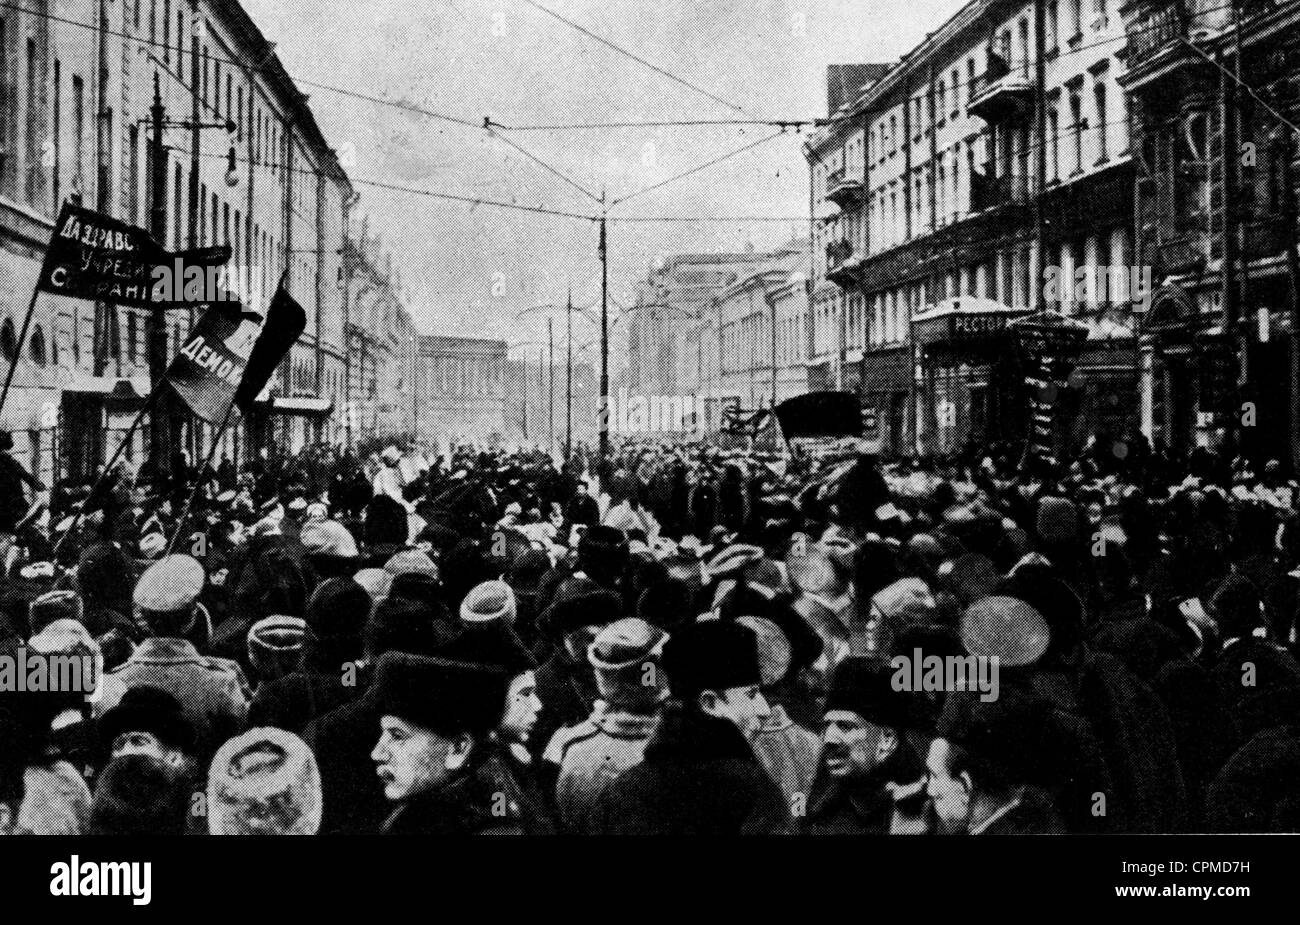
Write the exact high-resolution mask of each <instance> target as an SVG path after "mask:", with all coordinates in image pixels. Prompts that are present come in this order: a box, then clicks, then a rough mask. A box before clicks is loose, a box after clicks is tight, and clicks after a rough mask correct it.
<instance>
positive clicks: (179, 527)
mask: <svg viewBox="0 0 1300 925" xmlns="http://www.w3.org/2000/svg"><path fill="white" fill-rule="evenodd" d="M234 410H235V403H234V402H233V401H232V402H231V403H230V404H229V405H228V406H227V407H226V416H225V417H224V418H222V419H221V426H220V427H219V428H218V429H217V433H216V435H215V436H214V437H213V439H212V442H211V445H210V446H209V447H208V452H207V455H206V456H205V457H204V459H203V465H201V466H199V468H198V471H197V473H196V475H195V477H194V487H193V488H191V489H190V496H189V497H188V498H187V499H185V507H184V509H183V510H182V511H181V516H180V519H179V520H178V521H177V522H176V532H175V533H173V534H172V538H171V542H169V543H168V544H167V551H166V552H164V553H163V558H164V559H165V558H167V557H168V556H170V555H171V554H172V549H173V548H175V546H176V540H178V539H179V538H180V535H181V532H182V531H183V530H184V529H185V521H186V520H188V519H189V516H190V508H191V507H192V506H193V505H194V499H195V498H196V497H197V496H198V494H199V488H200V487H201V486H202V485H203V481H204V476H205V474H206V473H207V471H208V467H209V466H211V465H212V459H213V457H214V456H216V454H217V447H219V446H220V445H221V438H222V437H224V436H225V433H226V425H228V424H229V423H230V415H231V414H232V413H233V412H234Z"/></svg>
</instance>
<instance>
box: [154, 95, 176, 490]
mask: <svg viewBox="0 0 1300 925" xmlns="http://www.w3.org/2000/svg"><path fill="white" fill-rule="evenodd" d="M149 114H150V117H151V120H152V122H153V138H152V139H151V141H150V155H151V157H150V160H151V164H150V167H151V168H152V169H151V171H150V176H149V233H150V234H151V235H152V236H153V239H154V240H155V241H157V242H158V243H159V245H160V246H161V245H163V244H164V243H165V242H166V240H167V149H166V148H165V147H164V146H163V119H164V116H165V115H166V110H165V109H164V108H163V103H162V89H161V87H160V86H159V83H158V72H157V71H154V75H153V106H151V107H150V110H149ZM166 375H167V315H166V313H165V312H164V311H163V308H162V306H160V305H154V306H152V307H150V309H149V386H150V388H151V389H152V390H153V391H154V392H155V393H157V395H158V397H157V400H156V401H155V403H154V407H153V411H152V412H151V413H150V415H149V454H150V456H151V457H152V458H153V465H154V474H155V477H156V478H157V479H159V480H163V479H167V478H168V477H170V475H171V454H172V426H171V425H172V420H171V411H172V407H171V400H170V399H171V396H170V395H165V394H162V392H161V389H162V382H163V379H164V378H165V377H166Z"/></svg>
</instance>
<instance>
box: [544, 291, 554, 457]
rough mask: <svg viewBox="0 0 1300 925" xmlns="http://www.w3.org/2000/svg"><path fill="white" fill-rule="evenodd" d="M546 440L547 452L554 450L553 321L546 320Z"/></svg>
mask: <svg viewBox="0 0 1300 925" xmlns="http://www.w3.org/2000/svg"><path fill="white" fill-rule="evenodd" d="M546 439H547V440H548V441H549V444H548V446H547V448H546V449H547V452H548V453H549V452H553V451H554V450H555V319H554V318H551V317H549V316H548V317H547V319H546Z"/></svg>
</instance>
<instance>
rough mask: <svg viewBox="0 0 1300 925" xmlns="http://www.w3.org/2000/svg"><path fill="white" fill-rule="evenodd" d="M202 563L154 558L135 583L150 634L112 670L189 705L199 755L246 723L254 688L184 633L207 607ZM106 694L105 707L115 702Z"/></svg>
mask: <svg viewBox="0 0 1300 925" xmlns="http://www.w3.org/2000/svg"><path fill="white" fill-rule="evenodd" d="M204 580H205V577H204V573H203V566H202V565H200V564H199V563H198V562H197V561H196V560H195V559H193V558H191V557H190V556H187V555H183V554H176V555H171V556H167V557H165V558H163V559H161V560H159V561H158V562H156V563H154V564H153V565H152V566H150V567H149V569H148V570H147V571H146V572H145V573H144V575H142V576H141V577H140V581H139V582H137V584H136V587H135V596H134V603H135V609H136V615H137V618H138V619H139V620H141V621H143V622H144V624H145V625H146V626H148V627H149V630H150V632H151V633H152V635H151V636H150V637H149V638H148V639H146V640H144V641H143V642H142V643H141V644H140V645H139V646H138V647H137V648H136V650H135V651H134V652H133V653H131V656H130V657H129V658H128V659H127V660H126V661H125V662H124V663H123V664H122V666H121V667H120V668H117V669H115V670H114V671H112V672H109V674H108V677H109V678H116V679H118V680H119V681H120V682H121V683H122V685H123V687H125V688H126V689H128V690H129V689H130V688H133V687H143V686H146V685H148V686H152V687H160V688H162V689H163V690H165V691H167V692H168V693H170V694H171V695H172V696H173V697H175V698H176V699H177V700H178V701H180V703H181V704H182V705H183V706H184V708H185V716H186V718H187V719H188V720H189V721H190V722H191V723H193V724H194V726H195V728H196V729H197V730H198V737H199V741H200V748H199V752H200V754H203V753H205V752H207V751H208V750H210V749H213V748H215V747H216V746H217V745H219V744H220V743H221V742H222V741H224V740H225V738H226V737H228V736H229V735H231V734H233V733H235V732H238V731H239V730H240V729H242V728H243V725H244V720H245V718H246V716H247V714H248V701H249V697H250V696H251V691H250V689H249V686H248V682H247V681H246V680H245V679H244V672H243V671H242V670H241V669H240V667H239V666H238V665H237V664H236V663H234V662H232V661H229V660H227V659H223V658H216V657H213V656H206V655H201V654H199V651H198V649H196V648H195V646H194V643H192V642H191V641H190V640H189V639H187V638H186V634H187V633H190V632H191V631H192V630H193V628H194V624H195V622H196V621H197V620H199V619H204V620H206V612H203V613H200V611H201V610H202V607H201V606H199V605H198V604H197V600H198V596H199V592H200V591H202V590H203V583H204ZM109 700H110V697H109V695H108V694H107V693H106V694H105V698H104V701H103V706H104V707H105V708H107V707H109V706H112V705H113V703H110V702H109Z"/></svg>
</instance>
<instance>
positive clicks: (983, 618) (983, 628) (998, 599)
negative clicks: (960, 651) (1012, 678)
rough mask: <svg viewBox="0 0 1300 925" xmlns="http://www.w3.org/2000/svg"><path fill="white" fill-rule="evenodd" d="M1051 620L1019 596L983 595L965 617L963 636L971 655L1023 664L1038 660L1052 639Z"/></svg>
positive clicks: (1010, 664) (1011, 665) (1006, 664)
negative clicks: (1048, 624) (1049, 623)
mask: <svg viewBox="0 0 1300 925" xmlns="http://www.w3.org/2000/svg"><path fill="white" fill-rule="evenodd" d="M1051 638H1052V637H1051V631H1050V630H1049V629H1048V627H1047V622H1046V621H1045V620H1044V619H1043V616H1042V614H1040V613H1039V612H1038V611H1037V610H1035V609H1034V608H1033V607H1030V606H1029V605H1028V604H1026V603H1025V602H1024V601H1022V600H1020V599H1019V598H1015V597H1002V596H999V595H991V596H989V597H985V598H981V599H980V600H978V601H976V602H975V603H973V604H971V605H970V607H968V608H966V612H965V613H964V614H963V615H962V618H961V639H962V644H963V645H965V647H966V651H967V652H969V653H970V654H971V655H976V656H982V657H986V658H995V659H997V660H998V664H999V665H1000V666H1001V667H1002V668H1023V667H1025V666H1027V665H1032V664H1034V663H1035V662H1036V661H1038V660H1039V659H1040V658H1041V657H1042V655H1043V653H1044V652H1046V651H1047V647H1048V644H1049V643H1050V642H1051Z"/></svg>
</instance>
